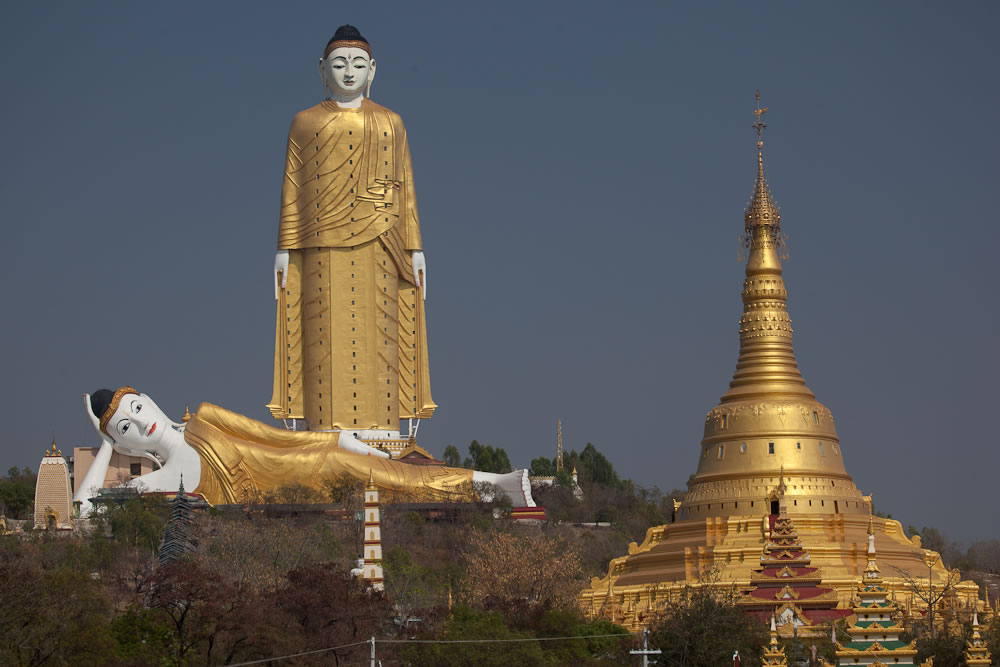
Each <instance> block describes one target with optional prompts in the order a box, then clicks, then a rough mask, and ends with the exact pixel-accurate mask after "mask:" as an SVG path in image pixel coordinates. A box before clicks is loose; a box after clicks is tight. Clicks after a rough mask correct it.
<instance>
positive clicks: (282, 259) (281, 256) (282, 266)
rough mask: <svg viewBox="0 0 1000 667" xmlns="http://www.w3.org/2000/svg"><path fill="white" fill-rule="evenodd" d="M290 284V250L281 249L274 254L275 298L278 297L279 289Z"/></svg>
mask: <svg viewBox="0 0 1000 667" xmlns="http://www.w3.org/2000/svg"><path fill="white" fill-rule="evenodd" d="M278 274H281V285H278ZM287 286H288V251H287V250H279V251H278V252H276V253H275V254H274V299H275V301H277V299H278V290H279V289H284V288H285V287H287Z"/></svg>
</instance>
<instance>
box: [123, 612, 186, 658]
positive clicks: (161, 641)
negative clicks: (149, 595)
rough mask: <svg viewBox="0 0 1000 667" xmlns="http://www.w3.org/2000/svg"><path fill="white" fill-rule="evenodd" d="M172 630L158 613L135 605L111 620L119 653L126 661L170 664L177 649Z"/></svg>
mask: <svg viewBox="0 0 1000 667" xmlns="http://www.w3.org/2000/svg"><path fill="white" fill-rule="evenodd" d="M171 635H172V630H171V628H170V627H169V626H168V625H167V624H166V622H165V619H164V618H162V617H161V616H160V615H159V614H158V613H157V612H155V611H153V610H150V609H144V608H143V607H140V606H133V607H130V608H129V609H127V610H126V611H125V612H124V613H123V614H120V615H119V616H117V617H115V619H114V620H113V621H111V637H112V638H113V639H114V641H115V655H116V656H117V657H118V658H119V659H120V660H121V661H122V662H125V663H126V664H134V665H164V664H169V663H168V662H167V661H166V660H165V659H164V656H167V655H170V654H171V653H172V652H173V646H172V641H171V639H172V636H171Z"/></svg>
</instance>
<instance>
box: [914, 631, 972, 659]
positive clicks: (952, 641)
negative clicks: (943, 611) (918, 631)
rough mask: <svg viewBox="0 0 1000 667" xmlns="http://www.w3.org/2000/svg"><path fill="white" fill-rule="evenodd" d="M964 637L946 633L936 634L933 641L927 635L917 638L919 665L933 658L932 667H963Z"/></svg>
mask: <svg viewBox="0 0 1000 667" xmlns="http://www.w3.org/2000/svg"><path fill="white" fill-rule="evenodd" d="M964 652H965V635H964V634H957V635H952V634H949V633H947V632H937V633H935V634H934V639H931V638H930V636H929V635H924V636H922V637H918V638H917V657H916V660H915V662H916V663H917V664H918V665H919V664H920V663H922V662H923V661H924V660H926V659H927V658H934V667H964V665H965V655H964Z"/></svg>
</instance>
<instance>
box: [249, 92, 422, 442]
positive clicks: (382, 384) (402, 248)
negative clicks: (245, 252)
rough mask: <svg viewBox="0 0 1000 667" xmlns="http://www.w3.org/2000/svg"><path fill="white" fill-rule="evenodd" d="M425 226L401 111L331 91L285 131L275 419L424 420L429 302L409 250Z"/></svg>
mask: <svg viewBox="0 0 1000 667" xmlns="http://www.w3.org/2000/svg"><path fill="white" fill-rule="evenodd" d="M421 247H422V246H421V241H420V224H419V220H418V218H417V207H416V197H415V195H414V191H413V176H412V168H411V164H410V149H409V145H408V144H407V141H406V130H405V128H404V127H403V122H402V120H401V119H400V117H399V116H398V115H397V114H395V113H393V112H392V111H390V110H388V109H386V108H384V107H381V106H379V105H378V104H375V103H374V102H372V101H370V100H367V99H365V100H363V102H362V105H361V107H360V108H359V109H342V108H340V107H338V106H337V105H336V104H335V103H334V102H332V101H329V100H327V101H324V102H322V103H320V104H318V105H316V106H314V107H311V108H309V109H306V110H305V111H302V112H300V113H299V114H297V115H296V116H295V119H294V120H293V121H292V127H291V129H290V130H289V133H288V152H287V158H286V163H285V180H284V185H283V187H282V192H281V219H280V223H279V227H278V249H279V250H288V251H289V266H288V276H287V286H286V287H285V289H284V290H282V291H281V294H280V297H279V299H278V313H277V326H276V332H275V351H274V393H273V394H272V397H271V402H270V403H269V404H268V408H269V409H270V410H271V414H272V415H274V417H275V418H277V419H290V418H297V419H302V418H304V419H306V420H308V423H309V427H310V428H311V429H313V430H328V429H334V428H342V429H348V430H352V429H354V430H360V429H387V430H397V429H398V428H399V420H400V419H407V418H414V417H415V418H427V417H430V416H431V415H432V414H433V413H434V409H435V408H436V407H437V406H436V405H435V404H434V401H433V399H432V398H431V391H430V375H429V373H428V366H427V339H426V327H425V324H424V303H423V297H422V295H421V293H420V288H417V287H416V286H415V285H414V283H415V280H414V276H413V267H412V264H411V252H412V251H414V250H420V249H421Z"/></svg>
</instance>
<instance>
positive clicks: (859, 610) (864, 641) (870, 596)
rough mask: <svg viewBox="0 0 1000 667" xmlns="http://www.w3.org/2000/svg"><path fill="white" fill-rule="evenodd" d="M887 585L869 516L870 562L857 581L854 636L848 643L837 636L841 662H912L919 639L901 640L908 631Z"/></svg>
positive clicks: (851, 629)
mask: <svg viewBox="0 0 1000 667" xmlns="http://www.w3.org/2000/svg"><path fill="white" fill-rule="evenodd" d="M888 590H889V589H888V588H887V587H886V586H885V582H884V581H883V580H882V573H881V572H880V571H879V568H878V562H877V559H876V557H875V527H874V522H873V520H872V519H869V520H868V565H867V567H865V572H864V576H863V577H862V578H861V583H859V584H858V591H857V596H858V597H857V602H856V604H854V609H853V611H854V613H853V614H852V616H851V619H850V621H851V622H850V625H849V626H848V627H847V634H849V635H850V636H851V640H850V641H849V642H848V643H847V645H846V646H845V645H843V644H841V643H840V642H837V641H836V640H834V646H835V647H836V654H837V660H838V663H839V664H841V665H855V664H858V663H859V662H861V661H864V662H863V664H878V663H882V664H886V665H913V664H914V659H915V657H916V655H917V647H916V641H915V640H914V641H911V642H909V643H906V642H903V641H901V640H900V638H899V635H900V634H901V633H903V632H904V631H905V629H904V628H903V626H902V625H900V624H899V623H898V622H897V621H896V618H897V617H898V615H899V609H898V608H897V607H896V605H895V603H893V601H892V600H890V599H889V597H888Z"/></svg>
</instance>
